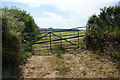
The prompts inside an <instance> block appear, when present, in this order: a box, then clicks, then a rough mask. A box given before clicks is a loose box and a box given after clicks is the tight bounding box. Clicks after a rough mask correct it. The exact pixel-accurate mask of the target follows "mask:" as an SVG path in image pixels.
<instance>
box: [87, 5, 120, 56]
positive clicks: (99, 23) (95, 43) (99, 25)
mask: <svg viewBox="0 0 120 80" xmlns="http://www.w3.org/2000/svg"><path fill="white" fill-rule="evenodd" d="M119 21H120V7H119V6H114V7H104V8H103V9H101V12H100V14H99V15H95V14H94V15H92V16H91V17H90V18H89V20H88V23H87V32H86V37H85V41H86V45H87V48H88V49H89V50H92V51H94V52H98V53H107V54H110V55H112V56H113V57H115V58H120V22H119ZM111 51H112V52H111ZM113 54H114V55H113ZM115 54H117V55H115Z"/></svg>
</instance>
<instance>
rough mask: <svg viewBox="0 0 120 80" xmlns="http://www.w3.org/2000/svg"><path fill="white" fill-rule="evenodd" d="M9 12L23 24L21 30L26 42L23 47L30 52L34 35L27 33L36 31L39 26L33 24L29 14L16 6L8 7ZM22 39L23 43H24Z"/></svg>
mask: <svg viewBox="0 0 120 80" xmlns="http://www.w3.org/2000/svg"><path fill="white" fill-rule="evenodd" d="M9 12H10V13H11V16H12V15H13V17H15V18H17V19H18V21H22V22H24V24H25V27H24V29H23V30H22V36H23V40H24V41H25V43H26V44H27V45H26V47H25V51H29V52H31V51H32V50H33V48H32V47H31V44H32V43H31V40H32V39H35V37H36V36H35V35H29V34H28V33H38V32H39V31H40V30H39V27H38V26H37V25H36V24H35V22H34V19H33V17H32V16H30V14H28V13H27V12H26V11H24V10H23V11H22V10H20V9H18V8H16V7H12V8H11V9H9ZM24 41H23V43H24Z"/></svg>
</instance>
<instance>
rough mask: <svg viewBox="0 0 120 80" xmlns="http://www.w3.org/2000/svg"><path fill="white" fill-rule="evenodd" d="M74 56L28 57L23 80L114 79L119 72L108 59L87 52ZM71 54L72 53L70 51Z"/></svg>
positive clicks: (23, 68)
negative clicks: (52, 79)
mask: <svg viewBox="0 0 120 80" xmlns="http://www.w3.org/2000/svg"><path fill="white" fill-rule="evenodd" d="M73 52H76V53H74V54H70V53H69V54H63V55H62V57H61V58H58V57H57V56H56V54H53V55H49V56H44V55H42V56H41V55H39V54H41V53H37V54H36V55H34V56H32V57H30V58H29V59H28V62H27V63H26V64H25V65H24V66H22V75H23V76H22V77H24V78H116V77H119V76H120V75H119V71H118V69H117V68H116V67H117V66H116V64H115V63H113V62H111V61H110V60H109V59H107V58H104V57H101V56H98V55H96V54H92V53H90V52H89V51H82V52H80V51H79V50H76V51H73ZM71 53H72V51H71Z"/></svg>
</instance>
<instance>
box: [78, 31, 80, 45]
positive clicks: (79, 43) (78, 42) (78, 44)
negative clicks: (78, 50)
mask: <svg viewBox="0 0 120 80" xmlns="http://www.w3.org/2000/svg"><path fill="white" fill-rule="evenodd" d="M79 36H80V35H79V30H78V47H79V44H80V38H79Z"/></svg>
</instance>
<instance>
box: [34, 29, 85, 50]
mask: <svg viewBox="0 0 120 80" xmlns="http://www.w3.org/2000/svg"><path fill="white" fill-rule="evenodd" d="M43 32H44V33H43V34H37V35H36V36H37V37H41V36H44V35H45V34H47V31H46V32H45V31H43ZM53 34H55V35H57V36H55V35H53ZM53 34H52V33H50V34H48V35H47V36H46V37H43V38H42V39H40V40H38V41H35V42H34V43H38V42H45V41H50V35H51V40H57V39H60V37H61V38H70V37H74V36H78V35H79V36H80V35H84V34H85V31H79V32H78V31H65V32H53ZM82 38H83V37H79V38H78V37H77V38H71V39H67V41H70V42H72V43H73V44H76V45H78V44H80V42H81V39H82ZM78 40H79V41H78ZM67 41H66V40H59V41H52V42H51V44H52V48H55V47H57V46H59V45H62V46H64V47H66V48H67V47H68V46H70V45H71V44H70V43H69V42H67ZM32 47H33V48H34V50H44V49H45V50H46V49H50V42H46V43H42V44H33V45H32Z"/></svg>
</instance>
